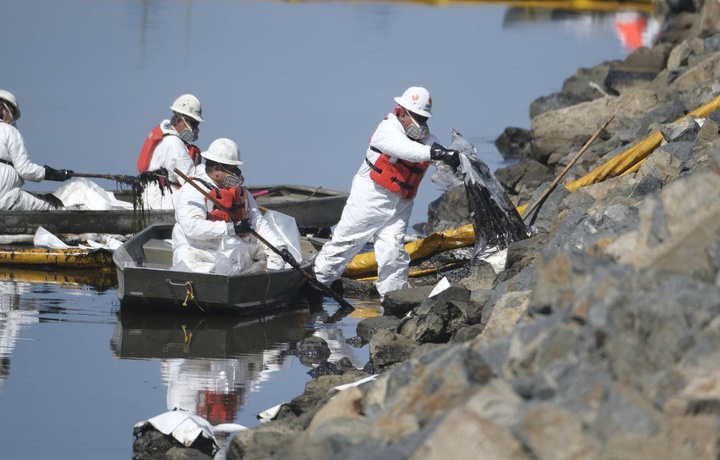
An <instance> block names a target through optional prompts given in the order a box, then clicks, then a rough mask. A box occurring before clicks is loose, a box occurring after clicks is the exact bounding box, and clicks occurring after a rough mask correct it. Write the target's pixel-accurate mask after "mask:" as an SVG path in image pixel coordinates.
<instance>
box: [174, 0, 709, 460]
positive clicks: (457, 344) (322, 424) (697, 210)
mask: <svg viewBox="0 0 720 460" xmlns="http://www.w3.org/2000/svg"><path fill="white" fill-rule="evenodd" d="M657 8H659V9H660V10H662V11H666V12H667V17H666V20H665V27H664V32H663V34H662V36H661V37H660V39H659V41H658V43H657V45H655V46H653V48H650V49H647V48H643V49H640V50H638V51H636V52H634V53H633V54H631V55H630V56H628V57H627V59H625V60H624V61H617V62H606V63H602V64H600V65H598V66H596V67H594V68H592V69H580V70H579V71H578V72H577V74H576V75H574V76H572V77H570V78H569V79H568V80H567V81H566V82H565V84H564V85H563V91H562V93H559V94H555V95H549V96H544V97H542V98H539V99H538V100H537V101H535V102H534V103H533V106H532V107H531V111H532V114H533V118H532V124H531V129H530V130H527V131H526V130H522V129H519V128H509V129H508V130H506V132H505V133H504V134H503V136H502V137H501V138H500V139H498V144H499V145H498V147H499V148H500V149H501V151H502V150H503V149H505V148H506V147H507V149H508V150H507V152H509V151H510V150H513V151H518V152H521V153H520V156H519V158H518V162H517V163H516V164H514V165H512V166H510V167H507V168H504V169H502V170H499V171H497V172H496V177H497V178H498V179H499V180H500V181H501V182H502V183H503V185H504V186H505V187H506V189H507V191H508V194H509V196H510V197H511V199H512V200H513V201H514V202H515V203H516V204H522V203H527V202H533V201H535V200H537V199H538V198H539V197H540V196H541V195H542V193H543V192H544V191H545V189H547V187H548V186H549V184H550V182H551V181H552V180H553V179H554V178H555V177H556V175H557V174H558V173H559V172H560V171H562V170H563V169H564V168H565V167H566V166H567V165H568V164H569V162H570V161H571V159H573V157H574V156H575V155H576V153H577V152H578V151H579V150H580V148H581V147H582V146H583V145H584V144H585V143H586V142H587V141H588V139H589V138H590V137H591V136H592V135H593V134H594V133H595V132H596V131H597V129H598V127H599V126H600V125H601V124H602V123H603V122H604V121H605V120H606V119H607V118H608V117H610V116H614V118H613V120H612V122H611V123H610V124H609V125H608V126H607V128H606V129H605V130H604V131H603V132H602V134H601V135H600V136H599V137H598V138H597V139H596V140H595V142H593V143H592V144H591V146H590V147H589V148H588V150H587V152H586V153H585V154H584V155H583V156H582V157H581V158H580V159H579V160H578V161H577V163H576V164H575V165H574V166H573V167H572V168H571V169H570V170H569V172H568V174H567V176H566V177H565V178H564V179H563V180H562V182H561V185H567V184H569V183H571V182H572V181H575V180H576V179H578V178H581V177H583V176H584V175H586V174H587V173H588V172H590V171H593V170H594V169H595V168H597V167H599V166H600V165H603V164H606V163H607V162H608V161H610V160H611V159H612V158H615V157H617V156H618V155H620V154H622V153H623V152H625V151H626V150H628V148H630V147H631V146H633V144H635V143H636V142H638V141H640V140H642V139H644V138H645V137H647V136H648V135H649V134H651V133H654V132H661V133H662V136H663V139H664V141H663V142H662V144H661V145H660V146H659V147H657V148H656V149H654V151H653V152H652V154H650V155H649V156H648V157H647V158H646V159H645V161H644V162H643V163H642V165H641V166H640V167H639V168H636V169H635V170H633V171H632V172H631V173H629V174H624V175H619V176H617V177H610V178H607V179H606V180H603V181H602V182H599V183H596V184H592V185H586V186H584V187H581V188H579V189H578V190H576V191H574V192H570V191H569V190H568V189H566V188H564V187H562V186H558V187H557V188H556V189H555V190H554V191H553V192H552V193H551V194H550V195H549V197H548V198H547V200H545V202H544V203H543V205H542V206H541V207H540V208H539V211H538V212H537V215H535V216H533V220H534V222H533V225H534V226H535V227H536V229H537V231H538V233H537V234H536V235H535V236H532V237H530V238H528V239H526V240H523V241H520V242H517V243H513V244H511V245H510V247H509V249H508V259H507V265H506V270H505V271H503V272H500V273H499V274H495V272H494V271H493V270H492V268H489V265H487V264H479V265H478V266H475V267H472V268H471V269H469V270H466V271H465V272H462V275H456V276H454V277H449V278H450V281H451V282H452V286H451V287H450V288H449V289H447V290H445V291H443V292H442V293H440V294H439V295H437V296H434V297H431V298H429V297H428V295H429V293H430V290H431V289H432V286H431V285H432V284H435V282H437V280H438V279H439V278H438V279H433V278H430V279H429V280H426V281H425V282H421V281H414V282H413V285H414V287H412V288H411V289H408V290H404V291H397V292H393V293H390V294H388V295H387V296H386V298H385V300H384V301H383V311H384V313H383V316H379V317H375V318H369V319H366V320H363V321H362V322H361V323H360V324H359V325H358V330H357V333H358V337H356V338H355V339H354V343H356V344H357V345H361V344H367V345H366V346H369V351H370V361H369V362H368V363H367V365H366V366H365V368H364V369H362V370H360V369H355V368H354V367H353V366H352V365H351V364H350V363H349V362H344V361H343V360H341V361H339V362H336V363H329V362H327V361H326V358H323V357H325V356H328V355H329V353H323V351H324V349H325V348H326V347H327V344H324V343H322V339H318V338H315V337H313V338H312V340H311V341H308V342H307V343H304V344H303V347H304V348H305V349H306V350H307V356H316V357H319V358H318V361H317V364H318V366H317V368H316V369H315V370H314V371H313V372H314V374H313V380H312V381H310V382H309V383H308V384H307V385H306V388H305V392H304V393H303V394H302V395H300V396H298V397H297V398H295V399H293V400H292V401H290V402H289V403H287V404H283V405H282V406H281V407H280V409H279V411H278V414H277V415H276V416H275V418H274V420H273V421H270V422H267V423H264V424H262V425H260V426H259V427H257V428H253V429H250V430H247V431H240V432H238V433H237V434H236V436H235V438H234V439H233V440H232V442H231V444H230V447H229V448H228V452H227V458H228V459H229V460H239V459H269V458H272V459H308V460H309V459H313V460H316V459H345V460H352V459H366V458H381V459H384V460H385V459H398V460H399V459H435V458H452V459H465V458H467V459H476V458H483V459H510V458H512V459H528V460H531V459H579V458H582V459H646V458H657V459H664V458H672V459H676V460H679V459H698V458H720V430H719V429H718V426H720V417H719V415H720V274H719V269H720V110H714V111H712V112H710V113H709V114H708V115H707V116H706V117H704V118H702V119H698V118H694V117H687V118H684V119H683V120H682V121H680V122H678V123H673V122H674V121H676V120H678V119H680V118H681V117H683V116H685V115H686V114H688V113H690V112H691V111H693V110H695V109H697V108H698V107H701V106H703V105H706V104H709V103H711V102H712V101H715V100H717V99H718V98H719V97H720V0H705V1H704V2H702V1H699V2H698V3H689V2H686V3H684V4H683V11H675V10H673V8H676V9H677V8H678V3H677V2H675V3H665V2H658V4H657ZM598 88H600V89H602V91H599V90H598ZM463 199H465V200H466V198H464V194H463V193H461V192H459V191H457V190H452V189H451V190H449V191H448V192H447V193H446V194H445V195H444V196H443V197H442V198H441V199H440V200H438V202H436V203H433V205H431V210H430V213H429V219H430V220H429V222H428V226H429V228H428V230H430V231H437V230H442V229H443V228H438V227H443V226H448V227H447V228H449V226H450V225H456V226H459V225H463V224H466V223H468V222H470V221H469V217H468V216H467V214H463V213H457V212H454V214H453V215H452V216H451V215H449V214H448V213H447V212H443V209H453V210H456V209H458V208H462V205H463ZM464 205H465V208H463V209H467V202H466V201H465V204H464ZM440 222H441V223H440ZM458 251H460V250H458ZM450 252H452V251H450ZM466 252H467V251H466ZM444 257H453V256H452V255H447V254H446V255H445V256H444ZM455 257H458V258H462V257H463V256H462V254H460V255H456V256H455ZM423 284H427V285H423ZM358 289H362V288H358ZM372 375H377V377H376V378H375V379H373V380H371V381H369V382H366V383H363V384H362V385H359V386H350V387H349V388H347V389H344V390H343V391H339V392H338V391H336V390H333V388H334V387H337V386H338V385H344V384H350V383H353V382H356V381H358V380H361V379H364V378H367V377H369V376H372ZM198 455H202V454H199V453H198ZM178 458H184V457H178ZM193 458H195V457H193ZM197 458H201V457H199V456H198V457H197Z"/></svg>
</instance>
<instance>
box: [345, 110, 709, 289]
mask: <svg viewBox="0 0 720 460" xmlns="http://www.w3.org/2000/svg"><path fill="white" fill-rule="evenodd" d="M717 109H720V96H718V97H716V98H715V99H713V100H712V101H710V102H708V103H707V104H705V105H703V106H702V107H700V108H698V109H695V110H693V111H692V112H690V113H688V114H687V115H685V116H683V117H681V118H679V119H677V120H676V121H674V123H679V122H680V121H682V120H683V119H685V118H687V117H695V118H705V117H707V116H708V115H709V114H710V113H711V112H714V111H715V110H717ZM662 139H663V136H662V133H661V132H656V133H653V134H651V135H649V136H647V137H646V138H644V139H642V140H641V141H639V142H638V143H637V144H635V145H634V146H632V147H630V148H629V149H628V150H626V151H625V152H623V153H622V154H620V155H618V156H616V157H614V158H612V159H610V160H609V161H608V162H607V163H605V164H603V165H601V166H598V167H597V168H595V169H594V170H592V171H590V172H589V173H587V174H585V175H584V176H583V177H581V178H579V179H577V180H575V181H573V182H570V183H569V184H567V185H566V186H565V188H567V189H568V190H569V191H571V192H574V191H575V190H577V189H579V188H580V187H584V186H586V185H591V184H596V183H598V182H602V181H604V180H605V179H608V178H612V177H617V176H623V175H626V174H630V173H633V172H635V171H637V170H638V169H639V168H640V165H641V164H642V162H643V161H644V160H645V158H647V157H648V155H650V154H651V153H652V152H653V151H654V150H655V149H656V148H657V147H658V146H659V145H660V143H661V142H662ZM527 206H528V205H527V204H523V205H521V206H518V207H517V210H518V212H519V213H520V215H521V216H522V215H523V213H524V212H525V209H526V208H527ZM473 244H475V231H474V230H473V227H472V224H468V225H463V226H462V227H459V228H456V229H452V230H445V231H444V232H439V233H433V234H431V235H429V236H428V237H427V238H424V239H421V240H418V241H413V242H412V243H408V244H406V245H405V250H406V251H407V252H408V254H410V259H411V260H415V259H421V258H423V257H427V256H429V255H430V254H433V253H435V252H437V251H441V250H447V249H455V248H462V247H465V246H470V245H473ZM372 272H375V273H377V261H376V260H375V253H374V252H366V253H362V254H358V255H357V256H355V258H353V260H352V261H351V262H350V264H349V265H348V267H347V269H345V273H343V275H344V276H347V277H350V278H356V277H359V276H362V275H367V274H369V273H372Z"/></svg>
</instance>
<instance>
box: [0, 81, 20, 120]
mask: <svg viewBox="0 0 720 460" xmlns="http://www.w3.org/2000/svg"><path fill="white" fill-rule="evenodd" d="M0 99H2V100H3V101H5V102H7V103H8V104H10V106H11V107H12V108H13V111H14V112H15V114H14V116H15V120H19V119H20V106H19V105H18V101H17V99H16V98H15V95H14V94H13V93H11V92H10V91H5V90H4V89H0Z"/></svg>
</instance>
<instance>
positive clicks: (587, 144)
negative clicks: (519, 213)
mask: <svg viewBox="0 0 720 460" xmlns="http://www.w3.org/2000/svg"><path fill="white" fill-rule="evenodd" d="M613 118H615V115H611V116H610V118H608V119H607V120H606V121H605V123H603V124H602V126H600V128H598V130H597V131H596V132H595V134H593V135H592V137H591V138H590V139H589V140H588V141H587V142H586V143H585V145H584V146H583V148H581V149H580V151H579V152H578V153H577V155H575V157H574V158H573V159H572V160H570V163H568V165H567V166H565V169H563V170H562V172H561V173H560V174H558V176H557V177H556V178H555V180H554V181H552V183H551V184H550V186H549V187H548V188H547V190H545V193H543V194H542V196H541V197H540V198H538V200H537V201H535V202H534V203H533V204H532V205H531V206H528V207H527V209H525V212H524V213H523V218H525V216H529V215H530V213H531V212H532V211H533V210H534V209H535V208H536V207H537V206H538V205H539V204H540V203H542V202H543V201H544V200H545V198H547V197H548V195H550V193H552V191H553V190H555V187H556V186H557V184H558V183H559V182H560V180H561V179H562V178H563V177H564V176H565V174H567V172H568V171H570V168H572V166H573V165H574V164H575V162H576V161H578V159H579V158H580V157H581V156H582V154H583V153H585V151H586V150H587V149H588V148H589V147H590V145H591V144H592V143H593V142H595V139H597V138H598V136H599V135H600V133H602V132H603V130H604V129H605V128H607V125H609V124H610V122H611V121H612V120H613Z"/></svg>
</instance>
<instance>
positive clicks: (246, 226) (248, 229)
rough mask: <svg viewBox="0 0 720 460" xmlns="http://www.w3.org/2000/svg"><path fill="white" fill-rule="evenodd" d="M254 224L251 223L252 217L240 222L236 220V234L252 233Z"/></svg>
mask: <svg viewBox="0 0 720 460" xmlns="http://www.w3.org/2000/svg"><path fill="white" fill-rule="evenodd" d="M252 229H253V228H252V226H251V225H250V219H243V220H241V221H239V222H235V234H236V235H244V234H247V233H252Z"/></svg>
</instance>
